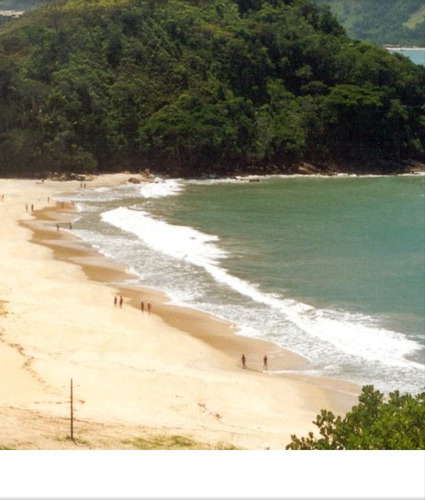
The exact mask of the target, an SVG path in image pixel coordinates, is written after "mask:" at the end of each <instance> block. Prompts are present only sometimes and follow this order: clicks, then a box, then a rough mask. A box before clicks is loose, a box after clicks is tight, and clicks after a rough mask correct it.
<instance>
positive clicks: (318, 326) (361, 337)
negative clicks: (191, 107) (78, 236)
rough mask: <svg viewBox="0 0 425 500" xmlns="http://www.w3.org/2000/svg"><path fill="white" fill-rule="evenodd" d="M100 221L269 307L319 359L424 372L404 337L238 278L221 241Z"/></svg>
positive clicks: (148, 219)
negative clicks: (328, 354)
mask: <svg viewBox="0 0 425 500" xmlns="http://www.w3.org/2000/svg"><path fill="white" fill-rule="evenodd" d="M164 184H165V185H163V186H161V188H164V189H163V191H162V193H165V192H166V191H167V190H168V192H173V193H178V192H179V189H180V187H179V185H178V183H176V184H172V183H164ZM163 195H164V196H165V194H163ZM155 196H156V194H155ZM101 217H102V220H103V221H104V222H106V223H108V224H111V225H113V226H115V227H117V228H119V229H121V230H123V231H126V232H129V233H132V234H133V235H135V236H136V237H137V238H138V240H140V241H143V242H144V244H145V245H146V246H148V247H149V248H151V249H153V250H154V251H155V252H160V253H162V254H165V255H167V256H169V257H171V258H173V259H175V260H177V261H184V262H187V263H190V264H193V265H195V266H198V267H201V268H202V269H203V270H204V271H205V272H207V273H208V275H209V276H210V277H212V278H213V280H214V281H215V282H216V283H218V284H220V285H221V286H224V287H226V288H227V289H228V290H229V291H231V292H233V293H237V294H239V295H241V296H243V297H244V298H245V300H246V299H248V300H249V301H252V303H253V304H257V305H259V304H261V305H262V306H265V307H266V309H267V311H268V312H267V314H268V315H269V316H273V318H278V319H280V320H281V321H282V322H283V324H290V325H292V326H294V327H296V330H297V331H298V332H300V333H301V334H302V335H305V336H307V337H308V345H309V346H311V350H312V351H315V352H316V354H317V358H319V356H320V353H322V352H323V350H324V347H325V346H331V347H332V349H334V350H336V351H337V352H339V353H342V354H344V355H346V356H349V357H354V358H356V359H359V358H360V359H361V360H367V361H368V362H379V363H382V364H384V365H386V366H393V367H394V366H397V367H400V368H404V369H407V370H408V369H410V368H412V369H417V368H419V369H423V368H424V367H423V366H422V365H420V364H418V363H415V362H413V361H409V360H407V359H406V356H407V355H411V354H412V353H414V352H416V351H418V350H419V349H420V348H421V346H420V345H419V344H418V343H416V342H414V341H412V340H409V339H407V338H406V337H405V336H404V335H403V334H402V333H398V332H395V331H391V330H387V329H385V328H381V327H380V326H379V324H378V323H377V322H376V320H374V319H373V318H371V317H368V316H366V315H362V314H353V313H350V312H347V311H336V310H331V309H318V308H315V307H313V306H311V305H308V304H305V303H303V302H300V301H296V300H294V299H291V298H287V297H284V296H280V295H276V294H271V293H268V292H264V291H262V290H261V289H260V287H259V286H258V285H256V284H253V283H250V282H248V281H246V280H243V279H241V278H238V277H237V276H234V275H233V274H231V272H229V271H228V270H227V269H225V267H223V265H222V263H223V261H224V260H225V259H226V257H227V256H228V254H227V252H226V251H225V250H223V249H222V248H220V246H219V241H220V240H219V237H218V236H216V235H209V234H205V233H202V232H200V231H197V230H196V229H194V228H192V227H188V226H179V225H173V224H169V223H168V222H166V221H164V220H160V219H157V218H155V217H153V216H152V215H150V214H149V213H147V212H146V211H144V210H139V209H137V208H136V207H132V208H124V207H119V208H116V209H113V210H109V211H107V212H104V213H103V214H102V216H101ZM188 272H190V271H188ZM248 306H249V304H248ZM248 309H249V307H248ZM220 310H221V311H222V309H220ZM283 337H284V335H283ZM278 343H281V342H278ZM304 344H305V343H304Z"/></svg>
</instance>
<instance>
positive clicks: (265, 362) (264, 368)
mask: <svg viewBox="0 0 425 500" xmlns="http://www.w3.org/2000/svg"><path fill="white" fill-rule="evenodd" d="M267 361H268V360H267V356H264V358H263V370H267Z"/></svg>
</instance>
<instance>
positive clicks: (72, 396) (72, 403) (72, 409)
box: [71, 379, 74, 441]
mask: <svg viewBox="0 0 425 500" xmlns="http://www.w3.org/2000/svg"><path fill="white" fill-rule="evenodd" d="M71 439H72V441H74V390H73V385H72V379H71Z"/></svg>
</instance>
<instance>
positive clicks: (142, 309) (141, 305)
mask: <svg viewBox="0 0 425 500" xmlns="http://www.w3.org/2000/svg"><path fill="white" fill-rule="evenodd" d="M140 310H141V311H142V314H143V313H144V311H145V303H144V302H143V300H142V302H140Z"/></svg>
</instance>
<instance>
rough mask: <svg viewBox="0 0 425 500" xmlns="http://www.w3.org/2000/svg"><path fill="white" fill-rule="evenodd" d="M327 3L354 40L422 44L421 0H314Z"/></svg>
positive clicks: (424, 30)
mask: <svg viewBox="0 0 425 500" xmlns="http://www.w3.org/2000/svg"><path fill="white" fill-rule="evenodd" d="M314 1H315V2H316V3H317V4H320V5H328V6H329V7H330V9H331V11H332V12H333V13H334V14H335V15H336V16H337V18H338V20H339V22H340V23H341V24H342V25H343V26H344V28H345V29H346V30H347V34H348V35H349V36H350V37H351V38H354V39H357V40H363V41H367V42H371V43H375V44H377V45H404V46H418V47H425V6H424V2H423V0H314Z"/></svg>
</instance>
